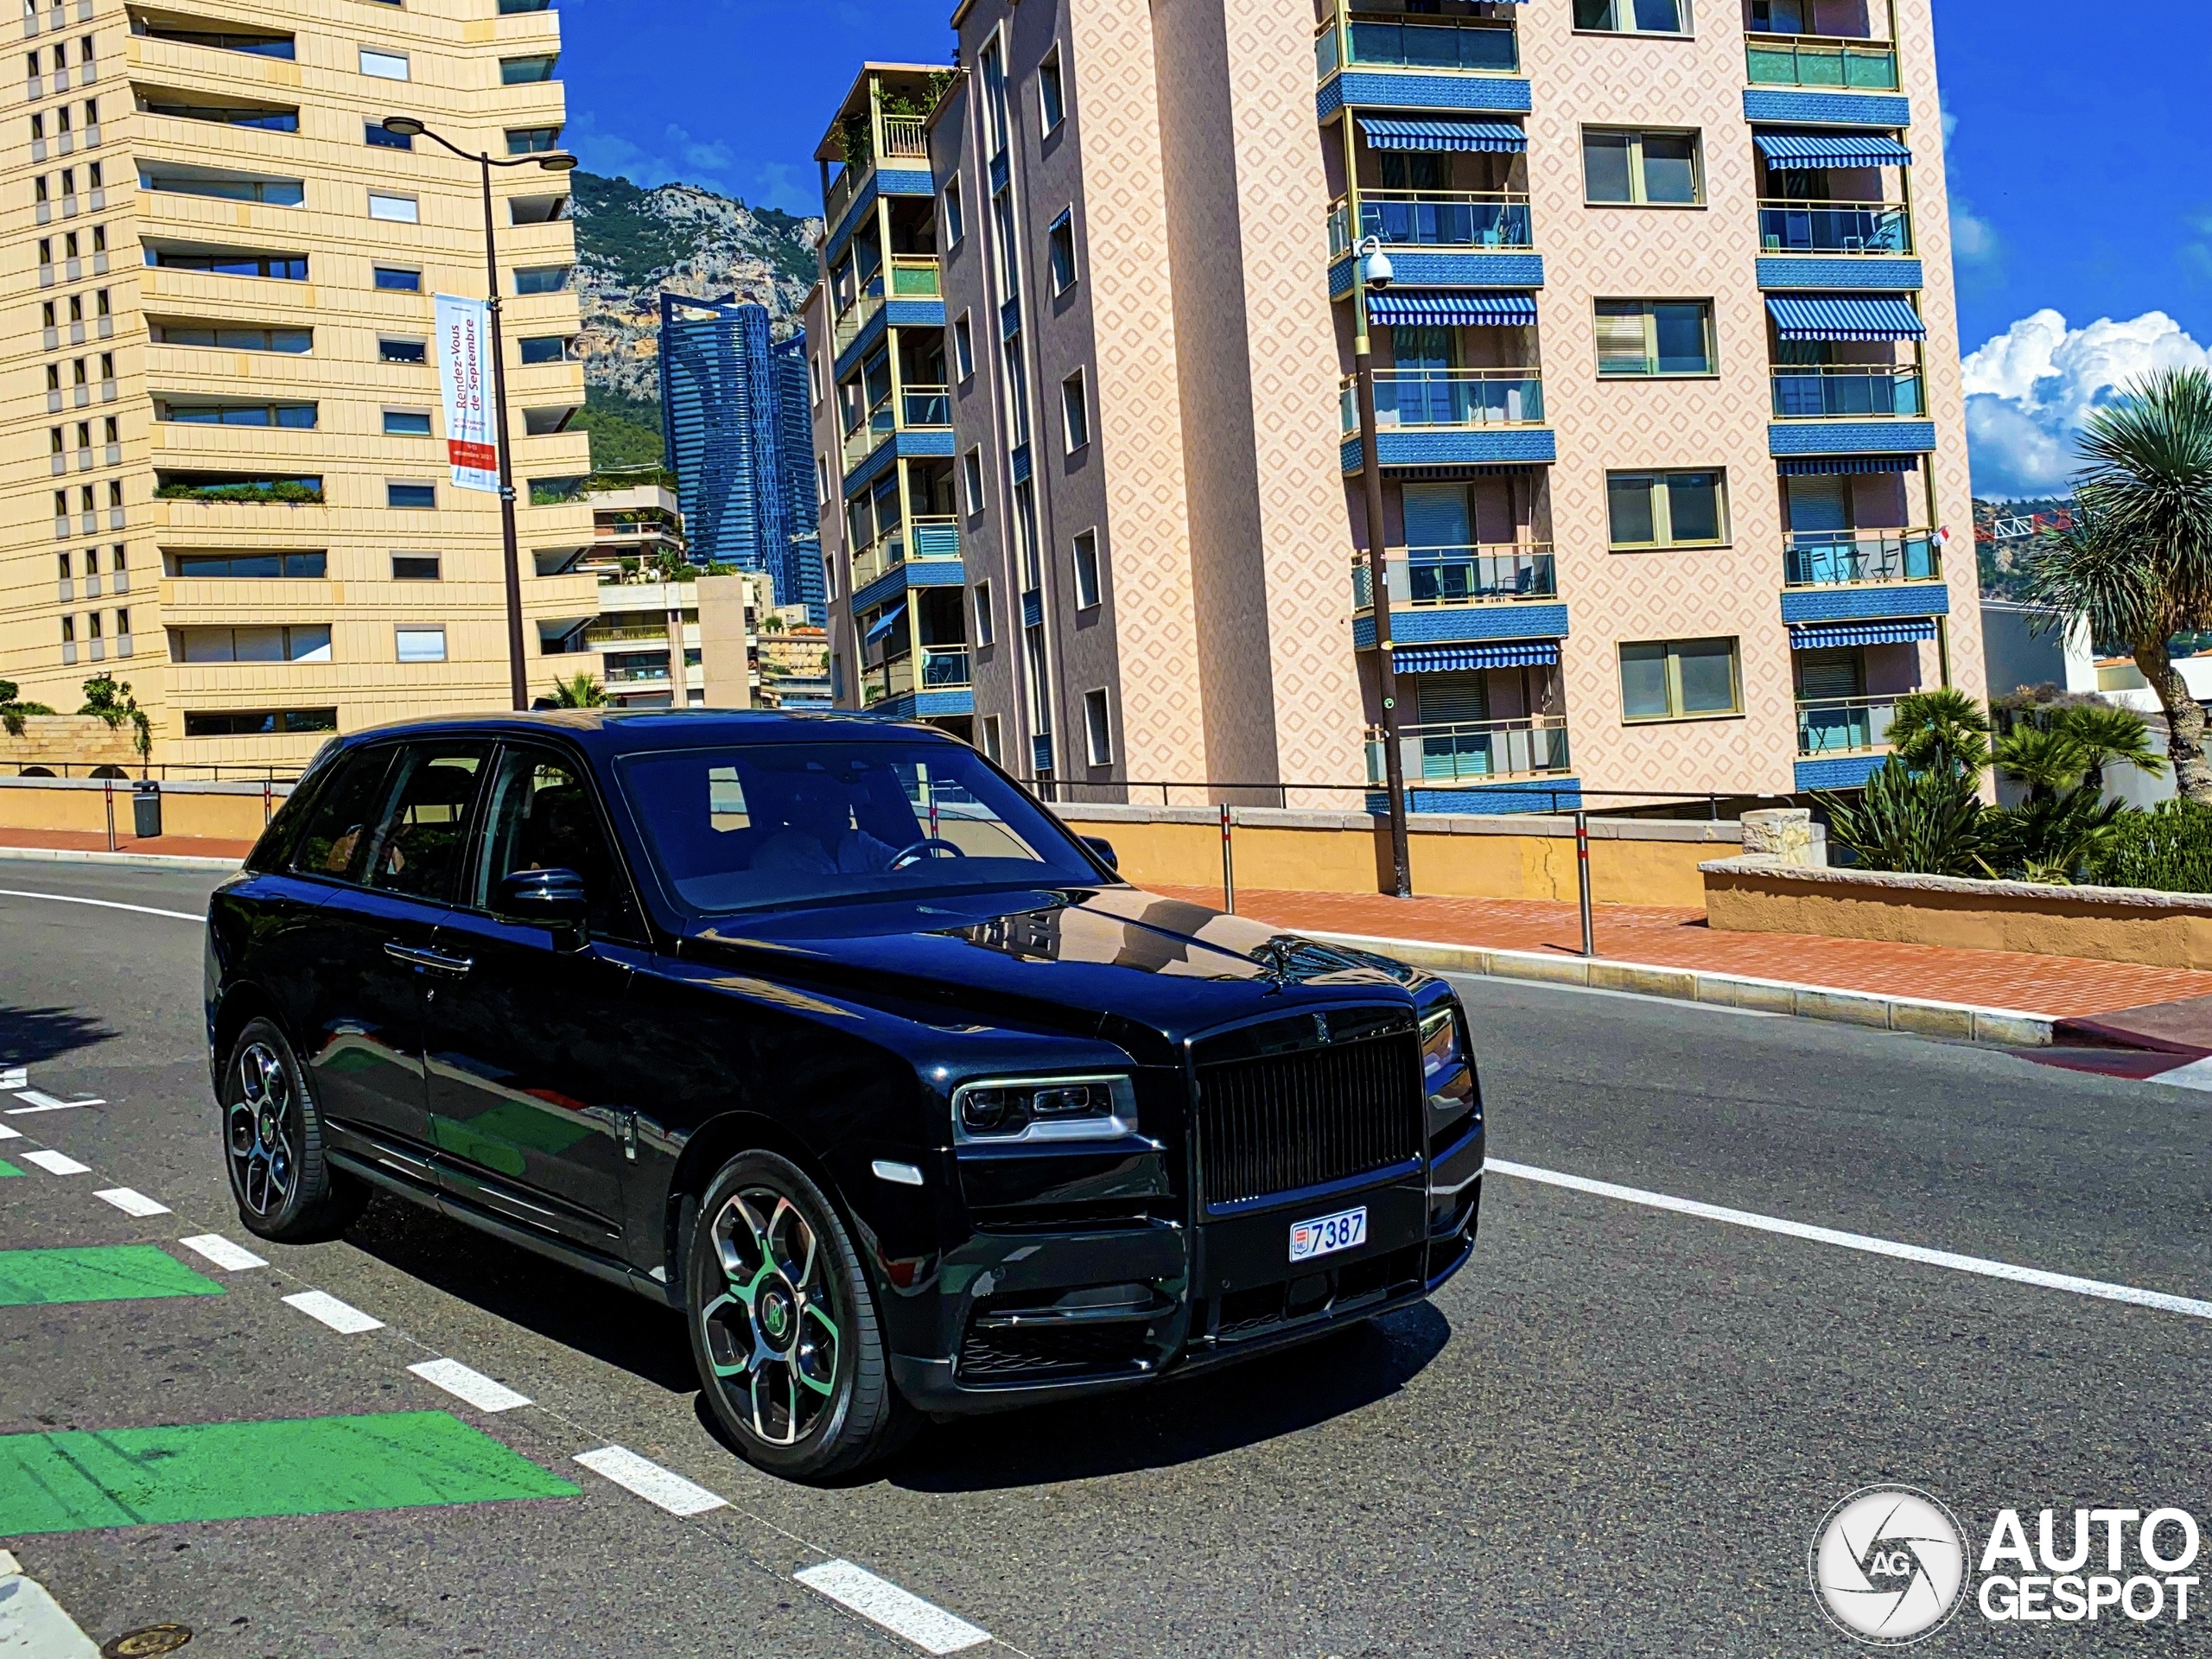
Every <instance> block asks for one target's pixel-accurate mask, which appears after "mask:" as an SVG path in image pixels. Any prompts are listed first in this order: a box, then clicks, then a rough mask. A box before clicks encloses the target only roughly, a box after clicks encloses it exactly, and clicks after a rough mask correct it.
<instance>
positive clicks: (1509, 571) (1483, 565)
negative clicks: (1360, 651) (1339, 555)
mask: <svg viewBox="0 0 2212 1659" xmlns="http://www.w3.org/2000/svg"><path fill="white" fill-rule="evenodd" d="M1383 581H1384V582H1385V583H1386V584H1387V586H1388V588H1389V595H1390V604H1391V606H1392V607H1393V608H1394V609H1395V608H1397V607H1411V608H1416V609H1421V608H1433V607H1445V606H1452V605H1484V604H1490V603H1493V602H1497V601H1513V600H1522V599H1556V598H1557V597H1558V596H1559V577H1558V575H1557V569H1556V565H1555V562H1554V558H1553V556H1552V550H1551V545H1550V543H1491V544H1487V545H1478V546H1470V547H1414V548H1393V549H1391V550H1389V552H1388V553H1386V554H1385V555H1384V556H1383ZM1371 587H1372V583H1371V582H1370V576H1369V572H1368V565H1367V561H1366V560H1365V559H1364V558H1363V557H1355V558H1354V560H1353V563H1352V568H1351V592H1352V607H1353V609H1355V610H1360V611H1363V610H1366V609H1368V608H1369V607H1370V604H1371V603H1372V601H1371V600H1370V588H1371Z"/></svg>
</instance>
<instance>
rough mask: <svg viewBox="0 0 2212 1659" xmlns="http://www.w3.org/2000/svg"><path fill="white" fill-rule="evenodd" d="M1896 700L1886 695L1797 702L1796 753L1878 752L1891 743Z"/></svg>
mask: <svg viewBox="0 0 2212 1659" xmlns="http://www.w3.org/2000/svg"><path fill="white" fill-rule="evenodd" d="M1896 719H1897V697H1896V696H1894V695H1891V696H1885V697H1822V698H1820V699H1818V700H1817V701H1814V702H1800V703H1799V704H1798V705H1797V753H1798V755H1799V756H1800V758H1802V759H1808V760H1809V759H1815V758H1818V757H1821V756H1826V755H1837V754H1878V753H1884V752H1885V751H1886V750H1887V749H1888V748H1889V747H1890V743H1889V731H1890V725H1891V721H1894V720H1896Z"/></svg>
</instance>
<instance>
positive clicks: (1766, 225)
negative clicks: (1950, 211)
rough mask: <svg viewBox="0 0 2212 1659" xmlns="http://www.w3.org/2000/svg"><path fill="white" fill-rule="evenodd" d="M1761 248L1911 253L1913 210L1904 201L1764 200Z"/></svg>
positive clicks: (1760, 227)
mask: <svg viewBox="0 0 2212 1659" xmlns="http://www.w3.org/2000/svg"><path fill="white" fill-rule="evenodd" d="M1759 251H1761V252H1762V253H1910V252H1911V251H1912V213H1911V210H1910V208H1909V207H1906V206H1905V204H1904V202H1901V201H1787V200H1783V201H1776V200H1767V201H1762V202H1761V203H1760V204H1759Z"/></svg>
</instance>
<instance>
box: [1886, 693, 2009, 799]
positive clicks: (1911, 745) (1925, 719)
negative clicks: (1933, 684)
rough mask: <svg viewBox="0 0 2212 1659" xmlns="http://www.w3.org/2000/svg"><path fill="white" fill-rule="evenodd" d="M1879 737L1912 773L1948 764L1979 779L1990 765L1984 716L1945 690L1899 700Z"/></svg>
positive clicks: (1974, 705)
mask: <svg viewBox="0 0 2212 1659" xmlns="http://www.w3.org/2000/svg"><path fill="white" fill-rule="evenodd" d="M1884 735H1885V739H1886V740H1887V741H1888V743H1889V746H1890V747H1891V749H1892V750H1894V751H1895V752H1896V753H1897V758H1898V759H1899V760H1903V761H1904V763H1905V765H1906V766H1910V767H1911V768H1912V770H1913V771H1915V772H1927V771H1929V770H1930V769H1931V768H1936V767H1937V766H1939V763H1948V765H1949V766H1955V767H1956V768H1958V770H1959V771H1961V772H1963V773H1965V774H1966V775H1967V777H1969V778H1976V779H1978V778H1980V776H1981V774H1982V772H1984V771H1986V769H1987V768H1988V766H1989V716H1988V715H1987V714H1986V713H1985V712H1984V711H1983V709H1982V707H1981V705H1980V703H1978V702H1975V701H1974V699H1973V698H1972V697H1970V696H1967V694H1966V693H1965V692H1963V691H1955V690H1951V689H1950V688H1949V687H1948V686H1946V687H1944V688H1943V689H1942V690H1940V691H1915V692H1912V693H1910V694H1909V695H1908V696H1902V697H1899V698H1898V699H1897V715H1896V717H1895V718H1894V719H1893V720H1891V722H1890V729H1889V730H1888V732H1886V733H1885V734H1884Z"/></svg>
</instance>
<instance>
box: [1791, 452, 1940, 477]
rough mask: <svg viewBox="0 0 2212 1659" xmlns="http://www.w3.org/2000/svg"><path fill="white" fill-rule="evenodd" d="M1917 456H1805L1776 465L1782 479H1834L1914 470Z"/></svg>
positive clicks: (1917, 468) (1917, 459) (1918, 460)
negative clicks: (1842, 476) (1852, 475)
mask: <svg viewBox="0 0 2212 1659" xmlns="http://www.w3.org/2000/svg"><path fill="white" fill-rule="evenodd" d="M1919 470H1920V457H1919V456H1918V455H1804V456H1800V457H1799V458H1798V459H1797V460H1795V461H1781V462H1779V463H1777V467H1776V471H1777V472H1779V473H1780V474H1782V476H1783V477H1784V478H1835V477H1837V476H1840V475H1850V474H1861V473H1916V472H1918V471H1919Z"/></svg>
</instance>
